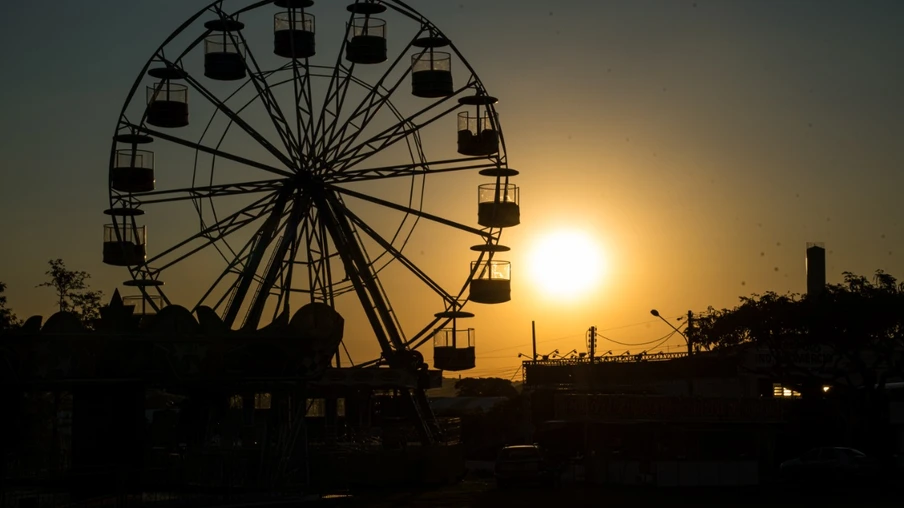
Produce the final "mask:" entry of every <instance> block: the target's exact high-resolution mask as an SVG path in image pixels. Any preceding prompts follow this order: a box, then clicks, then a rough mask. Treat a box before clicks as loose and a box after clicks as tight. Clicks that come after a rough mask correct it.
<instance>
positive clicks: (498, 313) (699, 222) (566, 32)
mask: <svg viewBox="0 0 904 508" xmlns="http://www.w3.org/2000/svg"><path fill="white" fill-rule="evenodd" d="M206 4H207V2H206V1H187V0H185V1H178V2H176V1H159V0H154V1H150V0H134V1H129V2H122V1H120V0H93V1H91V2H63V1H55V2H52V3H51V4H47V3H46V2H40V3H36V2H15V3H11V4H9V5H6V6H4V9H3V10H4V12H3V16H2V17H0V19H2V21H0V23H2V30H0V43H2V47H3V48H5V50H4V52H3V53H2V56H0V62H2V68H3V69H4V70H5V73H4V74H5V76H6V77H5V79H4V80H3V81H2V84H0V87H2V91H3V93H2V94H0V101H2V108H0V111H3V114H2V115H0V150H2V152H0V153H2V154H3V165H4V167H3V174H2V180H0V231H2V238H3V248H2V249H0V280H2V281H4V282H6V283H7V285H8V290H7V295H8V297H9V303H10V305H11V307H12V308H13V309H14V311H15V312H16V313H17V314H19V315H20V317H22V316H28V315H33V314H43V315H45V316H46V315H49V314H50V313H52V311H53V303H54V298H53V295H52V294H51V291H50V290H48V289H47V288H35V286H36V285H37V284H38V283H40V282H41V281H42V280H43V278H44V275H43V272H44V271H45V270H46V267H47V264H46V261H47V260H48V259H50V258H57V257H61V258H63V259H64V260H65V261H66V263H67V265H68V266H69V267H70V268H73V269H79V270H86V271H88V272H90V273H91V274H92V279H91V282H92V284H93V287H94V288H96V289H102V290H103V291H104V292H105V293H106V294H107V295H109V294H111V293H112V292H113V289H114V288H116V287H117V286H118V285H119V284H120V283H121V282H122V281H123V280H124V279H125V278H126V277H127V274H126V272H125V270H124V269H120V268H115V267H110V266H106V265H104V264H103V263H102V262H101V240H102V235H101V230H102V224H104V222H105V220H104V219H105V216H104V215H103V214H102V213H101V212H102V210H104V209H105V208H107V200H108V189H107V167H108V158H109V148H110V136H111V135H112V133H113V131H114V128H115V126H116V121H117V115H118V113H119V111H120V109H121V108H122V104H123V101H124V100H125V97H126V94H127V92H128V90H129V87H130V86H131V84H132V83H133V82H134V80H135V79H136V76H137V74H138V72H139V71H140V69H141V68H142V66H143V65H144V62H145V61H146V60H147V59H148V58H149V57H150V56H151V53H152V52H153V51H154V49H155V48H156V47H157V46H158V45H159V44H160V43H161V42H162V41H163V39H164V38H165V37H166V36H167V35H168V34H169V33H170V32H171V31H172V30H173V29H175V28H176V27H177V26H178V25H179V24H180V23H181V22H182V21H183V20H184V19H185V18H187V17H188V16H190V15H191V14H193V13H194V12H195V11H197V10H198V9H200V8H202V7H204V6H205V5H206ZM409 4H410V5H411V6H413V7H414V8H416V9H418V10H419V11H420V12H421V13H423V14H424V15H426V16H427V17H428V18H430V19H431V20H432V21H433V22H434V23H436V24H437V25H438V26H439V27H440V28H441V29H442V30H443V31H444V32H445V33H446V35H448V36H449V37H450V38H451V39H453V40H454V42H455V43H456V45H457V47H458V49H459V50H460V51H461V52H462V54H463V55H464V56H465V57H466V58H467V60H468V62H469V63H470V64H471V65H472V66H473V68H474V69H475V70H476V72H477V74H478V75H479V76H480V78H481V80H482V81H483V83H484V85H485V86H486V87H487V89H488V90H489V92H490V93H491V94H492V95H494V96H497V97H499V98H500V103H499V105H498V108H497V110H498V111H499V114H500V120H501V123H502V126H503V131H504V133H505V139H506V144H507V152H508V157H509V165H510V166H511V167H514V168H517V169H519V170H520V171H521V175H520V176H519V177H517V181H516V182H515V183H517V184H518V185H519V186H520V187H521V189H522V190H521V193H522V194H521V199H522V224H521V225H520V226H518V227H516V228H512V229H511V230H507V231H506V232H505V234H504V236H503V243H504V244H506V245H509V246H511V247H512V248H513V251H512V252H511V253H510V255H509V256H508V259H510V260H511V261H512V263H513V300H512V301H511V302H509V303H506V304H502V305H497V306H476V305H475V306H473V307H471V306H469V310H472V311H474V312H476V313H477V317H476V318H474V319H473V320H472V321H471V322H469V323H467V325H468V326H473V327H474V328H475V329H476V330H477V341H478V342H477V348H478V349H477V351H478V367H477V368H476V369H474V370H473V371H470V372H469V373H467V374H469V375H502V376H506V377H509V376H512V375H514V374H515V373H516V370H517V367H518V365H519V364H518V360H517V358H516V355H517V353H518V352H525V353H526V352H529V350H530V333H531V320H535V321H536V323H537V333H538V340H539V341H540V345H539V347H538V349H539V350H540V352H541V353H546V352H549V351H551V350H552V349H555V348H558V349H560V350H561V351H562V352H564V351H568V350H571V349H578V350H579V351H582V350H584V342H583V337H584V333H585V331H586V330H587V328H588V327H590V326H591V325H593V326H597V327H598V328H599V329H600V330H601V331H602V333H603V335H605V336H607V337H611V338H613V339H616V340H618V341H620V342H643V341H649V340H652V339H655V338H657V337H659V336H662V335H664V334H665V333H666V332H667V331H668V328H667V327H666V325H665V324H663V323H661V322H657V321H655V320H653V319H652V318H651V316H650V314H649V310H650V309H651V308H653V307H655V308H658V309H659V310H660V311H661V312H662V314H663V315H665V316H669V317H676V316H679V315H681V314H683V313H685V312H686V311H687V310H689V309H690V310H695V311H699V310H704V309H705V308H706V307H707V306H710V305H712V306H715V307H728V306H733V305H734V304H736V303H737V299H738V296H740V295H748V294H750V293H762V292H764V291H768V290H772V291H777V292H786V291H791V292H803V291H804V290H805V269H804V250H805V244H806V242H810V241H819V242H824V243H825V244H826V248H827V251H828V258H827V269H828V280H829V282H838V281H840V280H841V273H842V272H843V271H853V272H856V273H860V274H867V275H869V274H871V273H872V272H873V271H874V270H876V269H879V268H881V269H884V270H886V271H887V272H890V273H892V274H894V275H897V276H899V277H901V278H904V211H902V206H901V202H902V201H901V198H900V196H901V192H902V189H904V171H902V170H904V149H902V142H904V115H902V113H904V93H902V90H904V66H902V61H904V60H902V57H901V55H902V54H904V3H902V2H900V1H897V0H888V1H879V0H864V1H856V2H855V1H832V0H809V1H804V0H799V1H790V0H789V1H769V2H762V1H753V0H749V1H731V0H719V1H715V0H709V1H707V0H697V1H692V0H659V1H653V0H630V1H629V0H622V1H604V2H588V1H585V0H559V1H556V2H537V1H533V0H492V1H485V0H484V1H480V0H455V1H435V0H411V1H410V2H409ZM227 5H228V2H227ZM48 7H50V8H48ZM322 7H323V8H327V7H326V4H324V5H323V6H322ZM316 8H317V7H315V10H316ZM334 9H335V8H334ZM318 19H323V18H318ZM389 34H390V37H391V35H392V28H391V27H390V30H389ZM329 47H330V42H328V41H322V42H318V51H319V52H322V53H326V52H328V48H329ZM336 47H338V46H334V47H333V48H334V49H333V51H334V52H335V48H336ZM448 142H449V143H450V146H452V145H453V144H454V142H455V137H454V128H453V127H449V137H448ZM158 164H159V163H158ZM468 178H469V179H467V180H466V181H465V182H464V183H463V185H465V186H466V187H468V188H476V185H477V183H482V180H478V179H471V178H470V177H468ZM158 179H159V176H158ZM433 190H434V192H440V194H439V195H437V194H433V195H430V193H429V191H428V199H433V200H439V201H434V203H436V202H440V203H447V202H448V204H447V205H444V206H448V209H449V213H450V215H453V216H456V217H458V216H459V215H462V216H473V217H474V219H475V220H476V203H475V195H476V192H471V191H468V192H469V193H467V194H463V195H457V194H456V195H451V194H447V195H443V194H442V189H436V188H434V189H433ZM562 229H576V230H579V231H583V232H586V233H587V234H589V235H591V237H592V238H593V239H594V241H595V242H597V243H598V245H599V246H600V251H601V255H602V256H603V257H604V258H605V259H606V260H607V266H608V268H607V271H606V273H605V276H604V277H603V279H602V280H601V281H600V282H599V283H598V285H597V286H596V287H595V288H594V289H593V290H592V291H591V292H588V293H587V294H585V295H583V296H582V297H581V298H579V299H577V300H572V301H561V300H554V299H550V298H548V297H545V296H544V294H543V292H542V291H541V290H540V288H538V287H537V285H536V282H535V281H532V280H531V279H530V277H529V275H528V270H527V269H526V263H527V259H528V257H529V255H530V253H531V252H532V249H534V248H535V246H536V244H537V242H540V241H541V240H542V239H543V238H544V236H548V235H550V234H552V233H554V232H555V231H557V230H562ZM155 234H156V235H157V236H158V237H159V236H160V235H161V233H160V232H159V231H158V230H153V229H152V230H151V232H150V249H151V250H152V251H153V248H154V243H153V242H154V238H155V236H154V235H155ZM425 240H426V243H427V244H430V245H432V246H433V247H434V249H432V250H430V251H428V252H426V253H425V254H424V255H423V256H424V257H425V258H431V259H430V260H426V259H425V260H424V261H423V262H424V263H425V264H426V265H429V266H440V267H441V266H442V265H443V264H444V263H448V264H449V266H450V267H452V266H454V270H459V271H462V270H463V271H464V274H466V269H467V266H466V265H467V262H468V260H469V259H470V254H471V253H470V252H468V251H467V248H463V249H460V248H459V246H454V247H453V246H449V248H448V249H447V248H445V246H444V244H443V241H444V239H443V237H442V236H436V237H427V238H426V239H425ZM418 259H419V258H418ZM569 268H573V267H571V266H570V265H569V264H568V260H567V259H566V260H562V266H561V268H559V269H561V270H562V272H563V276H565V275H564V274H566V270H567V269H569ZM192 269H193V270H194V268H192ZM450 269H451V268H450ZM199 270H200V269H199ZM201 271H202V272H203V270H201ZM463 276H464V275H463ZM390 296H391V295H390ZM403 300H404V299H403ZM403 303H405V302H403ZM396 305H397V306H398V305H401V304H400V303H397V304H396ZM406 305H407V303H406ZM435 311H436V309H432V308H431V309H420V308H418V307H416V306H412V307H411V308H410V309H405V311H404V312H409V313H411V314H418V313H421V314H423V315H424V317H423V318H422V319H421V322H422V323H425V322H426V320H427V317H429V316H430V315H432V313H433V312H435ZM358 320H359V318H358V317H355V316H351V317H349V321H350V322H349V326H348V330H349V333H348V334H347V336H348V337H349V340H348V344H349V348H350V349H351V350H352V354H353V356H358V357H359V358H361V359H364V357H368V355H371V356H372V353H373V352H374V351H376V349H375V341H373V339H371V338H369V337H368V336H367V333H366V329H365V328H364V327H363V325H362V323H360V322H359V321H358ZM676 324H677V323H676ZM680 344H681V339H680V338H675V339H674V340H672V341H671V342H669V343H668V346H670V347H671V348H672V349H675V348H676V347H678V346H679V345H680ZM600 347H601V349H602V350H609V349H613V350H615V351H616V352H617V353H619V352H622V351H624V350H625V349H631V350H632V352H635V353H636V352H639V351H641V350H642V349H643V347H636V348H629V347H625V346H621V345H618V344H614V343H607V342H606V341H603V342H602V343H601V345H600ZM358 351H360V352H361V353H360V354H358V353H357V352H358ZM427 356H428V358H429V356H430V355H429V354H428V355H427Z"/></svg>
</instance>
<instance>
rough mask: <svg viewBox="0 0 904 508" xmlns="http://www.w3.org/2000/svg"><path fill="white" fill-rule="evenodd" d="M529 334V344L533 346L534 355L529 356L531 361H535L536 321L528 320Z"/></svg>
mask: <svg viewBox="0 0 904 508" xmlns="http://www.w3.org/2000/svg"><path fill="white" fill-rule="evenodd" d="M530 336H531V344H532V345H533V348H534V355H533V356H531V357H530V360H531V361H532V362H535V361H537V322H536V321H531V322H530Z"/></svg>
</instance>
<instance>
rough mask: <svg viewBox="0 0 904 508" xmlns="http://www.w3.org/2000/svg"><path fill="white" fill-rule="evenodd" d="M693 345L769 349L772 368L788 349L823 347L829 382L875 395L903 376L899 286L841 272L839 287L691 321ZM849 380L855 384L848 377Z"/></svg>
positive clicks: (888, 279)
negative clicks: (829, 358) (828, 354)
mask: <svg viewBox="0 0 904 508" xmlns="http://www.w3.org/2000/svg"><path fill="white" fill-rule="evenodd" d="M694 325H695V329H694V336H693V337H692V340H694V342H695V343H696V344H699V345H701V346H702V347H704V348H706V349H719V348H726V347H731V346H737V345H740V344H745V343H753V344H756V345H759V346H765V347H768V348H769V350H770V351H771V352H772V354H773V355H774V357H775V358H776V364H777V366H778V367H779V368H782V367H783V366H787V365H789V364H790V363H792V362H789V361H785V360H786V359H787V358H786V357H787V356H788V355H791V354H794V351H795V350H797V349H800V348H805V347H808V346H823V347H829V348H831V350H832V351H833V353H834V360H833V364H832V365H825V366H824V369H823V370H824V371H829V372H834V374H835V376H836V381H840V382H844V383H846V384H848V385H860V386H863V387H864V388H865V389H867V390H873V389H881V388H882V387H883V386H884V384H885V381H886V379H887V378H888V377H889V376H891V375H902V374H904V358H902V356H904V355H902V354H900V352H901V350H902V349H904V285H902V284H899V283H898V281H897V280H896V279H895V278H894V277H893V276H892V275H890V274H888V273H885V272H884V271H882V270H877V271H876V272H875V274H874V276H873V279H872V281H871V280H870V279H868V278H866V277H863V276H860V275H855V274H853V273H850V272H844V282H843V283H841V284H829V285H827V286H826V287H825V289H824V290H823V291H821V292H820V293H817V294H812V295H805V296H803V297H801V296H800V295H798V294H787V295H779V294H776V293H773V292H767V293H765V294H763V295H757V294H755V295H752V296H750V297H741V304H740V305H738V306H737V307H735V308H734V309H722V310H715V309H713V308H710V309H709V311H708V312H707V313H706V314H704V315H702V316H699V317H698V318H697V319H695V321H694ZM855 377H856V379H855Z"/></svg>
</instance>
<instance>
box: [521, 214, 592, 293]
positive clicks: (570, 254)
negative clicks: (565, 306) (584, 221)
mask: <svg viewBox="0 0 904 508" xmlns="http://www.w3.org/2000/svg"><path fill="white" fill-rule="evenodd" d="M528 263H529V270H530V275H531V280H532V281H533V283H534V284H535V285H536V286H538V289H539V290H540V291H541V292H542V293H543V295H544V296H548V297H553V298H557V299H573V298H579V297H582V296H585V295H586V294H588V293H589V292H590V291H592V290H593V288H595V287H596V286H597V285H598V284H599V282H600V279H601V278H602V276H603V272H604V271H605V267H606V263H605V257H604V255H603V251H602V249H601V248H600V246H599V245H597V244H596V242H594V241H593V239H592V238H591V237H590V236H589V235H587V234H585V233H583V232H580V231H569V230H560V231H555V232H553V233H550V234H547V235H545V236H543V237H542V238H540V239H539V240H538V241H537V243H536V244H535V245H534V246H533V248H532V249H531V251H530V258H529V261H528Z"/></svg>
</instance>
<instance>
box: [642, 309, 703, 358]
mask: <svg viewBox="0 0 904 508" xmlns="http://www.w3.org/2000/svg"><path fill="white" fill-rule="evenodd" d="M650 314H652V315H654V316H656V317H658V318H659V319H661V320H662V322H663V323H665V324H667V325H669V328H671V329H672V330H675V331H676V332H678V335H681V336H682V337H684V342H686V343H687V356H690V355H692V354H693V345H692V344H691V339H689V338H688V336H687V335H685V334H684V332H682V331H681V330H679V329H677V328H675V326H674V325H673V324H672V323H669V320H668V319H666V318H664V317H662V316H661V315H659V311H658V310H656V309H653V310H651V311H650ZM687 315H688V324H690V315H691V313H690V311H688V313H687Z"/></svg>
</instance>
